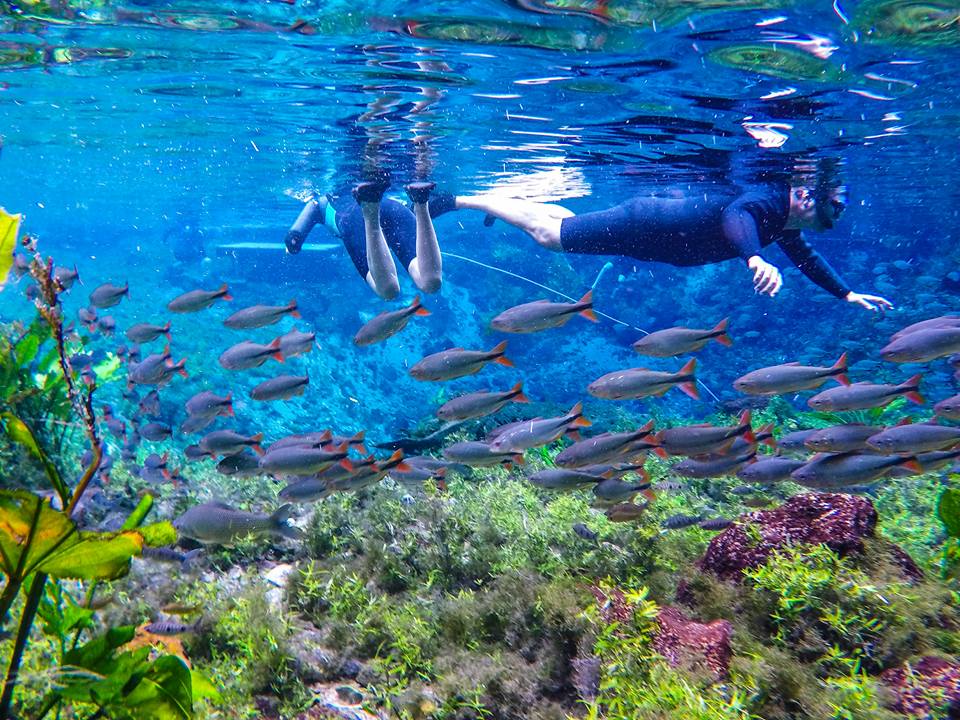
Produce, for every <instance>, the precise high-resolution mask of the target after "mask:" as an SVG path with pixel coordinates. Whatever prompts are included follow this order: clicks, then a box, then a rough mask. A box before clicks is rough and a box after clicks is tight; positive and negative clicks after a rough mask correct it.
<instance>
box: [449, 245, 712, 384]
mask: <svg viewBox="0 0 960 720" xmlns="http://www.w3.org/2000/svg"><path fill="white" fill-rule="evenodd" d="M440 254H441V255H443V256H445V257H452V258H456V259H457V260H463V261H465V262H468V263H473V264H474V265H479V266H480V267H485V268H487V269H488V270H495V271H496V272H498V273H503V274H504V275H509V276H510V277H514V278H517V279H518V280H523V281H524V282H528V283H530V284H531V285H536V286H537V287H538V288H543V289H544V290H546V291H548V292H552V293H553V294H554V295H559V296H560V297H562V298H564V299H566V300H569V301H570V302H576V301H577V300H576V298H572V297H570V296H569V295H567V294H566V293H562V292H560V291H559V290H554V289H553V288H552V287H548V286H547V285H544V284H542V283H538V282H537V281H536V280H531V279H530V278H528V277H524V276H523V275H518V274H517V273H515V272H510V271H509V270H504V269H503V268H499V267H497V266H495V265H488V264H487V263H485V262H480V261H479V260H474V259H473V258H468V257H464V256H463V255H457V254H456V253H452V252H447V251H446V250H443V251H441V252H440ZM610 267H612V266H611V265H610V263H607V264H606V265H604V266H603V268H602V269H601V270H600V273H599V274H598V275H597V280H595V281H594V283H593V284H594V286H596V284H597V282H598V281H599V280H600V277H601V276H602V275H603V274H604V273H605V272H606V271H607V270H608V269H609V268H610ZM594 312H595V313H596V314H597V315H600V316H602V317H605V318H607V319H608V320H612V321H613V322H615V323H618V324H620V325H624V326H626V327H629V328H633V329H634V330H639V331H640V332H642V333H643V334H644V335H649V334H650V333H649V332H647V331H646V330H644V329H643V328H641V327H637V326H636V325H631V324H630V323H628V322H624V321H623V320H620V319H619V318H615V317H613V316H612V315H607V314H606V313H604V312H600V311H599V310H597V309H596V308H594ZM697 385H699V386H700V387H702V388H703V389H704V390H706V391H707V392H708V393H709V394H710V397H712V398H713V399H714V401H715V402H720V398H718V397H717V395H716V393H714V392H713V390H711V389H710V387H709V386H708V385H707V384H706V383H705V382H703V380H700V379H699V378H697Z"/></svg>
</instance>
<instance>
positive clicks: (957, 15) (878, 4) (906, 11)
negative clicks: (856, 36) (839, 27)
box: [853, 0, 960, 46]
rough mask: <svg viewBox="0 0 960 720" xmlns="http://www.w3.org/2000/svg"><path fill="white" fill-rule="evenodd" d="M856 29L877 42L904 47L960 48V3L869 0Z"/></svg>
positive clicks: (858, 14) (859, 14)
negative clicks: (943, 46)
mask: <svg viewBox="0 0 960 720" xmlns="http://www.w3.org/2000/svg"><path fill="white" fill-rule="evenodd" d="M853 26H854V27H855V28H856V29H857V30H858V31H860V32H862V33H863V34H864V36H865V37H866V38H867V39H869V40H872V41H875V42H887V43H894V44H901V45H929V46H941V45H958V44H960V2H957V0H944V1H943V2H911V1H906V2H905V1H904V0H873V1H872V2H871V1H870V0H868V1H867V2H865V3H863V4H862V5H860V6H859V7H858V8H857V12H856V14H855V15H854V17H853Z"/></svg>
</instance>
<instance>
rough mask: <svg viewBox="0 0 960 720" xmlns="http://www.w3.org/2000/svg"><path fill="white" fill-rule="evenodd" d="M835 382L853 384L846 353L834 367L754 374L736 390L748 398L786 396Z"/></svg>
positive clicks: (790, 366) (779, 368) (788, 366)
mask: <svg viewBox="0 0 960 720" xmlns="http://www.w3.org/2000/svg"><path fill="white" fill-rule="evenodd" d="M831 379H833V380H836V381H837V382H838V383H840V384H841V385H849V384H850V380H849V379H848V378H847V354H846V353H843V354H842V355H841V356H840V358H839V359H838V360H837V361H836V362H835V363H834V364H833V365H831V366H830V367H818V366H816V365H801V364H800V363H796V362H791V363H785V364H783V365H772V366H770V367H764V368H760V369H758V370H751V371H750V372H748V373H747V374H746V375H742V376H740V377H739V378H737V379H736V380H734V381H733V387H734V388H736V389H737V390H739V391H740V392H742V393H747V394H748V395H783V394H785V393H794V392H800V391H802V390H814V389H815V388H818V387H820V386H821V385H823V384H824V383H825V382H827V380H831Z"/></svg>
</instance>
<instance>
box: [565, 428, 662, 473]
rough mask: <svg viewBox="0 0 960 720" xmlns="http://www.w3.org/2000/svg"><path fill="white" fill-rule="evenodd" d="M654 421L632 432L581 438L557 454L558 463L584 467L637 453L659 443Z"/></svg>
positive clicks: (569, 466)
mask: <svg viewBox="0 0 960 720" xmlns="http://www.w3.org/2000/svg"><path fill="white" fill-rule="evenodd" d="M652 433H653V421H652V420H651V421H650V422H648V423H647V424H646V425H644V426H643V427H640V428H637V429H636V430H632V431H630V432H620V433H602V434H601V435H594V436H593V437H591V438H587V439H586V440H580V441H579V442H576V443H574V444H573V445H571V446H570V447H568V448H566V449H564V450H563V451H562V452H561V453H560V454H559V455H557V457H556V459H555V462H556V463H557V465H560V466H562V467H566V468H583V467H585V466H587V465H598V464H601V463H606V462H612V461H615V460H619V459H621V458H623V457H630V456H633V455H636V454H638V453H640V452H643V451H644V450H648V449H650V448H652V447H653V446H655V445H657V442H656V440H655V439H654V438H653V437H652Z"/></svg>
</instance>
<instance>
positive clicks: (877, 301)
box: [844, 290, 893, 312]
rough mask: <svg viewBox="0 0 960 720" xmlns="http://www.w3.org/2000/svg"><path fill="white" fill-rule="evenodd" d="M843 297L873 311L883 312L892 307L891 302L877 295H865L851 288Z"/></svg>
mask: <svg viewBox="0 0 960 720" xmlns="http://www.w3.org/2000/svg"><path fill="white" fill-rule="evenodd" d="M844 299H845V300H846V301H847V302H852V303H856V304H857V305H859V306H860V307H864V308H866V309H867V310H872V311H873V312H884V311H886V310H892V309H893V303H892V302H890V301H889V300H887V299H886V298H884V297H880V296H879V295H867V294H865V293H857V292H854V291H853V290H851V291H850V292H848V293H847V296H846V297H845V298H844Z"/></svg>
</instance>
